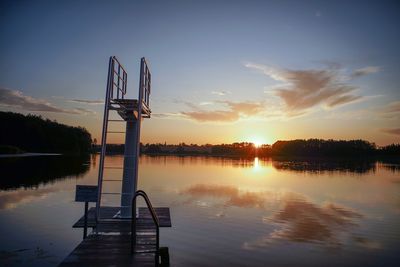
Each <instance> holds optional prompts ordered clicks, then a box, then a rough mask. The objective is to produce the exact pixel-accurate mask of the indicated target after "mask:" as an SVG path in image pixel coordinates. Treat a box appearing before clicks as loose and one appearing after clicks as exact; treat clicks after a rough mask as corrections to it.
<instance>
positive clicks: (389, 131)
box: [381, 128, 400, 136]
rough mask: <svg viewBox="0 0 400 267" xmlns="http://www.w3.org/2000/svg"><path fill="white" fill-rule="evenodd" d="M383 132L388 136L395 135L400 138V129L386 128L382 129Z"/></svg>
mask: <svg viewBox="0 0 400 267" xmlns="http://www.w3.org/2000/svg"><path fill="white" fill-rule="evenodd" d="M381 131H382V132H384V133H387V134H394V135H399V136H400V128H384V129H381Z"/></svg>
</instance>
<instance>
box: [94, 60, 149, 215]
mask: <svg viewBox="0 0 400 267" xmlns="http://www.w3.org/2000/svg"><path fill="white" fill-rule="evenodd" d="M127 82H128V74H127V72H126V70H125V69H124V67H123V66H122V64H121V63H120V62H119V61H118V60H117V58H116V57H115V56H112V57H110V60H109V65H108V78H107V86H106V97H105V103H104V117H103V132H102V138H101V154H100V163H99V174H98V198H97V203H96V215H97V219H98V220H101V219H102V218H101V213H100V209H101V207H102V205H103V203H102V196H104V195H120V196H121V198H120V203H121V204H120V207H119V208H120V213H119V217H120V218H131V217H132V214H131V210H132V207H131V202H132V199H133V196H134V194H135V192H136V191H137V180H138V165H139V152H140V128H141V122H142V119H143V118H150V116H151V109H150V103H149V100H150V98H149V96H150V91H151V74H150V70H149V67H148V64H147V62H146V59H145V58H144V57H143V58H142V59H141V60H140V78H139V96H138V99H125V95H126V88H127ZM110 111H116V112H117V114H118V115H119V117H120V119H117V120H115V119H110V118H109V117H110V116H109V115H110ZM110 121H114V122H117V121H120V122H125V123H126V127H125V129H126V130H125V132H121V131H109V127H108V126H109V125H108V124H109V122H110ZM123 133H125V151H124V165H123V174H122V180H115V179H114V178H113V179H110V178H106V179H104V169H106V168H116V167H114V166H111V167H108V166H105V164H104V162H105V156H106V154H107V136H108V134H123ZM118 181H121V182H122V186H121V192H105V191H103V185H104V183H110V182H111V183H112V182H118Z"/></svg>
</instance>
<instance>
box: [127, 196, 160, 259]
mask: <svg viewBox="0 0 400 267" xmlns="http://www.w3.org/2000/svg"><path fill="white" fill-rule="evenodd" d="M138 196H141V197H143V199H144V200H145V202H146V205H147V208H148V209H149V211H150V214H151V217H152V219H153V222H154V224H155V225H156V250H155V251H154V252H155V264H156V266H158V265H159V262H160V259H159V258H160V257H159V255H160V254H159V253H160V221H159V220H158V217H157V213H156V211H155V210H154V208H153V205H152V204H151V202H150V199H149V197H148V196H147V194H146V192H144V191H143V190H138V191H136V193H135V195H134V196H133V198H132V220H131V252H132V254H134V253H135V246H136V198H137V197H138Z"/></svg>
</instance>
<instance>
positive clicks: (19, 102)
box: [0, 88, 87, 114]
mask: <svg viewBox="0 0 400 267" xmlns="http://www.w3.org/2000/svg"><path fill="white" fill-rule="evenodd" d="M0 106H5V107H13V108H21V109H23V110H27V111H44V112H55V113H67V114H85V113H87V111H82V110H80V109H62V108H59V107H56V106H54V105H53V104H51V103H49V102H47V101H46V100H43V99H38V98H33V97H30V96H26V95H24V94H23V93H22V92H20V91H17V90H11V89H6V88H0Z"/></svg>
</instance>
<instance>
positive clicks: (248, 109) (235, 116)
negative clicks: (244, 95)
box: [181, 101, 263, 122]
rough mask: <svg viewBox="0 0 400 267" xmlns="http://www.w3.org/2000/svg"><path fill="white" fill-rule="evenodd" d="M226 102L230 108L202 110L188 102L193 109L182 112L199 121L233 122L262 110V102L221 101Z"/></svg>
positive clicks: (187, 116)
mask: <svg viewBox="0 0 400 267" xmlns="http://www.w3.org/2000/svg"><path fill="white" fill-rule="evenodd" d="M220 103H222V104H224V105H225V106H226V107H227V108H228V110H211V111H210V110H201V109H199V108H198V107H197V106H195V105H193V104H191V103H187V105H188V106H190V107H191V108H192V109H193V111H188V112H182V113H181V114H182V115H184V116H185V117H186V118H189V119H192V120H196V121H199V122H207V121H222V122H233V121H237V120H239V119H240V118H242V117H249V116H253V115H257V114H259V113H260V112H261V111H262V107H263V105H262V103H260V102H250V101H244V102H232V101H220Z"/></svg>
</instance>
